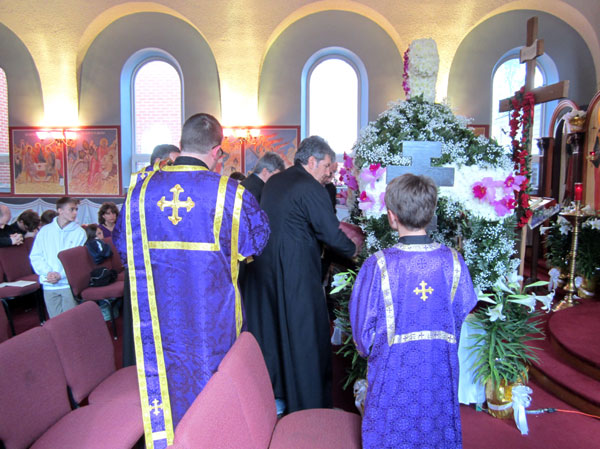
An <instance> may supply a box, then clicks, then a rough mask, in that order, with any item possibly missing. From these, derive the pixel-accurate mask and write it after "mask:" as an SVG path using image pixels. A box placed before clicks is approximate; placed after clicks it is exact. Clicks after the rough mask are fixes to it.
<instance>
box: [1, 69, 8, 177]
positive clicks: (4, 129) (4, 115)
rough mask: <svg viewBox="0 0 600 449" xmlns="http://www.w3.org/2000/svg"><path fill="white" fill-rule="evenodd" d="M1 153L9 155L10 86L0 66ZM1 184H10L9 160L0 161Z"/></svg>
mask: <svg viewBox="0 0 600 449" xmlns="http://www.w3.org/2000/svg"><path fill="white" fill-rule="evenodd" d="M0 154H2V155H8V87H7V84H6V73H4V70H2V69H1V68H0ZM0 184H10V167H9V163H8V162H0Z"/></svg>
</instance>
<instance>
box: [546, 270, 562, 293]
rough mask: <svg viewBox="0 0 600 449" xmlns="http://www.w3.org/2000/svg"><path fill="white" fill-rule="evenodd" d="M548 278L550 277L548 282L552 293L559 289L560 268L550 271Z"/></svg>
mask: <svg viewBox="0 0 600 449" xmlns="http://www.w3.org/2000/svg"><path fill="white" fill-rule="evenodd" d="M548 276H550V281H549V282H548V288H549V289H550V290H552V291H554V290H556V288H557V287H558V279H559V278H560V270H559V269H558V268H556V267H555V268H551V269H550V271H548Z"/></svg>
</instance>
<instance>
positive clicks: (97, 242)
mask: <svg viewBox="0 0 600 449" xmlns="http://www.w3.org/2000/svg"><path fill="white" fill-rule="evenodd" d="M85 233H86V235H87V241H86V242H85V247H86V248H87V249H88V251H89V252H90V255H91V256H92V259H94V263H95V264H99V263H101V262H102V261H103V260H105V259H107V258H109V257H110V256H112V250H111V249H110V245H109V244H108V243H106V242H104V241H103V240H102V239H103V238H104V234H103V233H102V229H100V227H99V226H98V225H97V224H89V225H87V226H86V228H85Z"/></svg>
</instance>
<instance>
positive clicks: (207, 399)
mask: <svg viewBox="0 0 600 449" xmlns="http://www.w3.org/2000/svg"><path fill="white" fill-rule="evenodd" d="M360 426H361V420H360V417H359V415H357V414H354V413H348V412H345V411H342V410H332V409H310V410H302V411H299V412H294V413H290V414H289V415H286V416H284V417H283V418H282V419H280V420H278V419H277V408H276V406H275V397H274V395H273V389H272V387H271V380H270V378H269V373H268V371H267V366H266V364H265V361H264V358H263V355H262V352H261V350H260V347H259V345H258V343H257V341H256V339H255V338H254V337H253V336H252V334H250V333H248V332H243V333H242V334H241V335H240V336H239V338H238V339H237V340H236V342H235V343H234V345H233V346H232V347H231V349H230V350H229V352H228V353H227V355H226V356H225V357H224V358H223V360H222V361H221V364H220V365H219V368H218V370H217V372H216V373H215V374H214V375H213V376H212V377H211V379H210V380H209V381H208V383H207V384H206V386H205V387H204V389H203V390H202V392H201V393H200V395H199V396H198V397H197V398H196V400H195V401H194V402H193V403H192V405H191V407H190V408H189V410H188V411H187V412H186V414H185V415H184V417H183V418H182V420H181V421H180V423H179V424H178V426H177V428H176V429H175V441H174V443H173V445H172V446H170V449H191V448H211V449H229V448H236V449H267V448H269V449H292V448H293V449H336V448H339V449H359V448H360V447H361V428H360Z"/></svg>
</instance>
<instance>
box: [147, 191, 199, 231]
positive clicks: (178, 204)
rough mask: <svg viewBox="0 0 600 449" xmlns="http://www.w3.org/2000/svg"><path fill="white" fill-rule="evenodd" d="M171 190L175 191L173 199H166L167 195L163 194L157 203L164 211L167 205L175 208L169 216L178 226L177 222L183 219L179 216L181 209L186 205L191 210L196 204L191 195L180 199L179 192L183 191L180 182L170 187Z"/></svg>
mask: <svg viewBox="0 0 600 449" xmlns="http://www.w3.org/2000/svg"><path fill="white" fill-rule="evenodd" d="M169 192H173V200H172V201H166V199H165V197H164V196H163V197H162V198H161V199H160V200H159V201H158V202H157V203H156V204H157V205H158V207H160V210H161V211H164V210H165V207H170V208H172V209H173V214H172V215H171V216H169V220H171V223H173V224H174V225H175V226H177V223H179V222H180V221H181V220H182V219H181V217H180V216H179V209H180V208H182V207H185V209H186V210H187V211H188V212H189V211H191V210H192V208H193V207H194V206H195V204H194V202H193V201H192V199H191V198H190V197H189V196H188V197H187V200H185V201H179V194H180V193H181V192H183V189H182V188H181V186H180V185H179V184H175V187H173V188H172V189H170V190H169Z"/></svg>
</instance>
